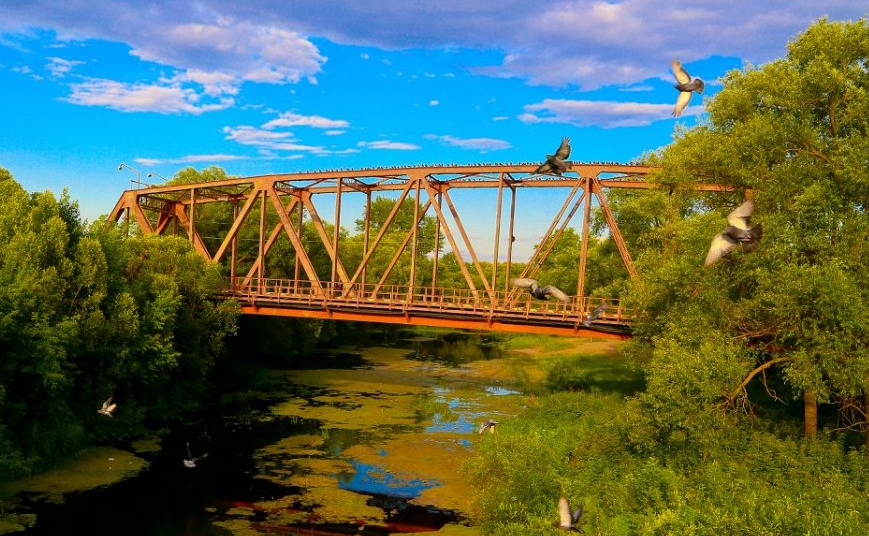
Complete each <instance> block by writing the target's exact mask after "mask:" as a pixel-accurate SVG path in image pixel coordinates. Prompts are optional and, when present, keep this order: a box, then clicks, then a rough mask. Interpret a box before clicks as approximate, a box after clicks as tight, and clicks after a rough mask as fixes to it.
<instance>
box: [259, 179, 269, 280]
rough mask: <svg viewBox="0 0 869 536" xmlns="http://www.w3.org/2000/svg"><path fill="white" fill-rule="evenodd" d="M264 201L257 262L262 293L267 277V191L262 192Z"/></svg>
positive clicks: (261, 211)
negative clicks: (265, 241)
mask: <svg viewBox="0 0 869 536" xmlns="http://www.w3.org/2000/svg"><path fill="white" fill-rule="evenodd" d="M261 193H262V199H261V201H260V210H259V253H258V254H257V262H258V263H259V269H258V270H257V279H259V282H258V285H257V286H258V287H259V289H260V292H262V280H263V277H264V275H265V266H264V264H265V257H266V251H265V243H264V240H265V234H266V195H267V194H266V191H265V190H262V192H261Z"/></svg>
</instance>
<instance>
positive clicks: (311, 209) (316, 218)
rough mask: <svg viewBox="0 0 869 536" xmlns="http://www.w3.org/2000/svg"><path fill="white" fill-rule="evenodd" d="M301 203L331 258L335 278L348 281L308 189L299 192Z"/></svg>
mask: <svg viewBox="0 0 869 536" xmlns="http://www.w3.org/2000/svg"><path fill="white" fill-rule="evenodd" d="M301 197H302V203H304V204H305V206H306V207H308V214H310V215H311V223H312V224H313V225H314V230H315V231H317V235H319V237H320V240H321V241H322V242H323V246H324V247H325V248H326V253H328V254H329V258H330V259H332V263H333V264H334V265H335V271H336V273H337V275H338V279H336V281H337V280H341V281H345V282H347V281H348V279H349V278H348V277H347V272H346V271H345V270H344V265H343V264H342V263H341V259H339V258H338V252H337V250H336V244H333V243H332V241H331V239H330V238H329V233H327V232H326V226H325V225H323V220H322V219H321V218H320V214H319V213H318V212H317V207H316V206H314V202H313V200H312V199H311V197H312V194H311V192H310V191H309V190H305V191H302V192H301Z"/></svg>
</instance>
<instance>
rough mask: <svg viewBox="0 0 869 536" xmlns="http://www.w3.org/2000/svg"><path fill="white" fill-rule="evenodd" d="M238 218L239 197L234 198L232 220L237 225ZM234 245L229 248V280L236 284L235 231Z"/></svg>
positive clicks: (236, 255)
mask: <svg viewBox="0 0 869 536" xmlns="http://www.w3.org/2000/svg"><path fill="white" fill-rule="evenodd" d="M236 220H238V199H233V200H232V222H233V225H235V221H236ZM230 240H231V241H232V245H231V246H230V248H229V280H230V281H232V284H233V285H235V277H236V270H237V263H238V233H237V232H236V233H234V234H233V236H232V238H231V239H230Z"/></svg>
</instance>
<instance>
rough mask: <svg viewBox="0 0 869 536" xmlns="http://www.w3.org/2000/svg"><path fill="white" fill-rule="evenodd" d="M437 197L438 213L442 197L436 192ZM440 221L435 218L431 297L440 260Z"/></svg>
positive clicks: (436, 283) (435, 286)
mask: <svg viewBox="0 0 869 536" xmlns="http://www.w3.org/2000/svg"><path fill="white" fill-rule="evenodd" d="M438 188H440V187H438ZM436 195H437V206H438V211H439V212H440V211H441V209H442V208H443V199H444V196H443V194H441V192H440V191H438V193H437V194H436ZM440 243H441V220H440V218H435V237H434V253H433V254H432V263H431V295H432V297H434V294H435V289H436V288H437V286H438V260H439V259H440V255H441V250H440Z"/></svg>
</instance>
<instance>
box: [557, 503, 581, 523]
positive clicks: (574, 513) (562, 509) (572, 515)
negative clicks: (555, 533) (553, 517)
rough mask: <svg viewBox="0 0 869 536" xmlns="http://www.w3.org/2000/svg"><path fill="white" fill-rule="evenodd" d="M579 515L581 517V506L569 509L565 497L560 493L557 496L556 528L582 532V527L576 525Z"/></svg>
mask: <svg viewBox="0 0 869 536" xmlns="http://www.w3.org/2000/svg"><path fill="white" fill-rule="evenodd" d="M580 517H582V507H581V506H580V507H579V508H577V509H576V510H571V509H570V503H569V502H567V497H565V496H564V495H562V496H561V497H559V498H558V528H560V529H564V530H572V531H575V532H582V529H581V528H579V526H578V523H579V518H580Z"/></svg>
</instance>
